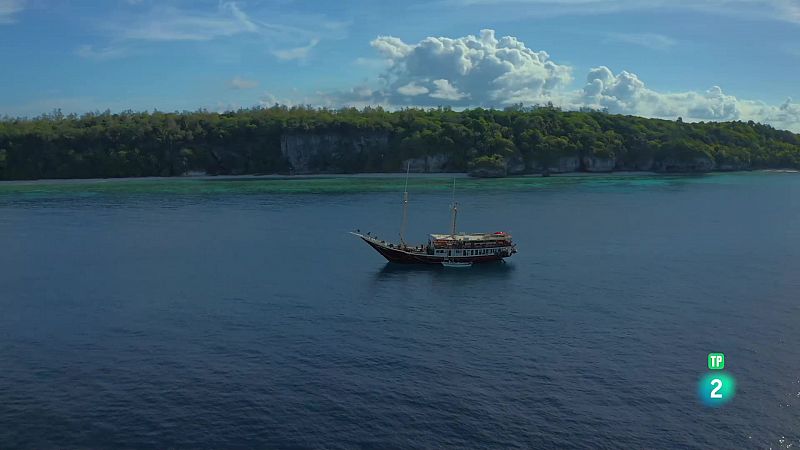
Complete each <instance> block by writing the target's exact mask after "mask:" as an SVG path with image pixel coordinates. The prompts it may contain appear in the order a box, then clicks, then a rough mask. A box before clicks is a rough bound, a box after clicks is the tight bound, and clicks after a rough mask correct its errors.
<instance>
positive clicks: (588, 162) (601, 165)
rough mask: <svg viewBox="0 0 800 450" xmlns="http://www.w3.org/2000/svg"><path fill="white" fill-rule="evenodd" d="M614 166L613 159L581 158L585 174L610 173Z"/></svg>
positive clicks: (614, 161)
mask: <svg viewBox="0 0 800 450" xmlns="http://www.w3.org/2000/svg"><path fill="white" fill-rule="evenodd" d="M616 165H617V162H616V160H614V158H598V157H596V156H584V157H583V167H584V169H585V170H586V171H587V172H611V171H613V170H614V167H616Z"/></svg>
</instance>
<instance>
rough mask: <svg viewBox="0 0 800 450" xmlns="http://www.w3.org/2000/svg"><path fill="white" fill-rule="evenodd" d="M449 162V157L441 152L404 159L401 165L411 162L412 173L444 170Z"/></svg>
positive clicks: (405, 165) (404, 165) (406, 165)
mask: <svg viewBox="0 0 800 450" xmlns="http://www.w3.org/2000/svg"><path fill="white" fill-rule="evenodd" d="M449 163H450V157H448V156H447V155H445V154H443V153H436V154H434V155H428V156H423V157H420V158H411V159H406V160H404V161H403V167H408V165H409V164H411V168H410V170H411V171H412V172H414V173H439V172H446V171H447V165H448V164H449Z"/></svg>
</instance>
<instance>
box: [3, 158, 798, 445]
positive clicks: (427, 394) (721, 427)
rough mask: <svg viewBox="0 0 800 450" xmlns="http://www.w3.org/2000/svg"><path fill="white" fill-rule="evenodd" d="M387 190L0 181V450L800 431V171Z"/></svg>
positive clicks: (377, 183) (788, 436)
mask: <svg viewBox="0 0 800 450" xmlns="http://www.w3.org/2000/svg"><path fill="white" fill-rule="evenodd" d="M402 184H403V180H402V178H397V177H390V176H374V177H371V176H358V177H310V178H296V179H289V180H284V179H269V178H267V179H180V180H177V179H176V180H135V181H90V182H33V183H0V448H3V449H12V448H30V449H50V448H53V449H55V448H81V449H84V448H342V449H349V448H368V449H372V448H374V449H391V448H562V449H563V448H590V447H591V448H716V449H721V448H793V447H795V448H796V447H798V446H800V174H796V173H742V174H712V175H702V176H640V175H624V176H620V175H608V176H591V177H551V178H547V179H545V178H538V177H533V178H509V179H501V180H472V179H466V178H463V179H460V180H459V181H458V184H457V185H458V189H457V198H458V200H459V202H460V215H459V229H460V230H463V231H496V230H505V231H509V232H511V233H512V234H513V235H514V238H515V241H516V242H517V245H518V249H519V253H518V254H517V255H514V256H513V257H512V258H510V259H509V260H508V261H507V262H506V263H505V264H493V265H486V266H474V267H472V268H470V269H445V268H439V267H431V268H415V267H402V266H401V267H395V266H392V265H388V264H387V263H385V261H384V260H383V259H382V258H381V257H380V255H378V254H377V253H375V252H374V251H373V250H372V249H370V248H369V247H367V245H366V244H364V243H363V242H361V241H359V240H358V239H356V238H354V237H353V236H351V235H349V234H347V232H348V231H350V230H352V229H355V228H360V229H361V230H362V231H371V232H374V233H377V234H378V235H380V236H384V237H385V238H387V239H394V238H396V236H397V231H398V227H399V223H400V219H401V198H402V197H401V193H400V192H401V191H402ZM450 187H451V179H448V178H445V177H441V176H439V177H436V176H419V177H413V178H412V180H411V182H410V184H409V192H410V207H409V224H410V225H409V230H408V233H407V236H408V240H409V241H412V242H422V241H424V240H425V239H426V235H427V234H428V233H434V232H442V231H446V230H447V229H448V223H449V210H448V204H449V203H450V201H451V199H452V197H451V196H452V193H451V190H450ZM709 352H724V353H725V357H726V367H725V369H726V372H728V373H729V374H730V375H731V376H733V377H735V379H736V381H737V392H736V394H735V397H734V398H733V399H732V400H731V401H730V402H729V403H728V404H726V405H724V406H723V407H720V408H710V407H707V406H705V405H704V404H703V403H702V402H701V401H700V400H699V399H698V396H697V393H696V385H697V382H698V380H699V379H700V378H701V377H702V376H703V375H705V374H706V373H707V371H708V370H707V366H706V363H707V362H706V355H707V353H709Z"/></svg>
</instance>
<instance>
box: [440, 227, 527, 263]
mask: <svg viewBox="0 0 800 450" xmlns="http://www.w3.org/2000/svg"><path fill="white" fill-rule="evenodd" d="M426 250H427V253H428V254H429V255H434V256H445V257H459V256H460V257H472V256H501V255H502V256H510V255H511V254H512V253H515V250H514V244H512V243H511V235H510V234H508V233H504V232H502V231H498V232H495V233H470V234H465V233H459V234H431V235H430V238H429V240H428V246H427V249H426Z"/></svg>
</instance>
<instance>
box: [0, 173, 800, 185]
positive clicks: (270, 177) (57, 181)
mask: <svg viewBox="0 0 800 450" xmlns="http://www.w3.org/2000/svg"><path fill="white" fill-rule="evenodd" d="M737 173H800V170H797V169H753V170H717V171H708V172H667V173H665V172H652V171H622V170H621V171H615V172H563V173H554V174H551V175H550V176H549V177H543V176H542V175H541V174H521V175H508V176H505V177H474V176H470V175H469V173H467V172H425V173H411V174H409V177H410V178H412V179H441V178H458V179H470V180H483V179H495V180H500V179H514V178H526V179H527V178H553V179H557V178H602V177H655V178H658V177H681V176H692V177H696V176H703V175H715V174H737ZM405 176H406V174H405V173H404V172H365V173H324V174H323V173H320V174H305V175H281V174H264V175H182V176H174V177H120V178H47V179H37V180H0V186H26V185H44V186H47V185H63V184H67V185H76V184H77V185H79V184H104V183H114V184H118V183H146V182H171V181H262V180H263V181H280V180H286V181H292V180H295V181H297V180H324V179H331V178H345V179H359V178H363V179H375V178H386V179H396V178H405Z"/></svg>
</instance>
